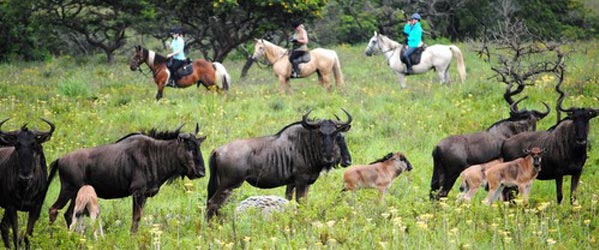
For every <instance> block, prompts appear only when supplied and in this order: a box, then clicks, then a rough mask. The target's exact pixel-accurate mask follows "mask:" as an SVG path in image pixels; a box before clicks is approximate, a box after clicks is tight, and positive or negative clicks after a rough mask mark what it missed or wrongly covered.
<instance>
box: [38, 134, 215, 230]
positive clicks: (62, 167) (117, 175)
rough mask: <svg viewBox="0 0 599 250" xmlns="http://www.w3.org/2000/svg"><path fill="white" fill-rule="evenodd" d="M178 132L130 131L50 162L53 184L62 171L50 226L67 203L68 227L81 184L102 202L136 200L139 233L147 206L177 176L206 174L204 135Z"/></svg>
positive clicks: (134, 216)
mask: <svg viewBox="0 0 599 250" xmlns="http://www.w3.org/2000/svg"><path fill="white" fill-rule="evenodd" d="M180 129H181V127H179V128H177V129H176V130H175V131H162V132H161V131H157V130H156V129H151V130H150V131H149V132H143V133H131V134H129V135H127V136H125V137H123V138H121V139H119V140H118V141H116V142H115V143H112V144H106V145H101V146H97V147H94V148H86V149H79V150H75V151H73V152H71V153H69V154H67V155H64V156H62V157H61V158H59V159H57V160H56V161H54V162H52V164H51V171H50V177H49V179H50V181H51V180H52V178H53V177H54V175H55V174H56V172H57V171H58V173H59V176H60V183H61V188H60V194H59V196H58V199H57V200H56V202H54V204H53V205H52V207H50V209H49V212H48V214H49V216H50V223H53V222H54V221H55V220H56V216H57V215H58V210H59V209H61V208H63V207H64V206H65V205H66V204H67V202H68V201H69V200H71V203H70V205H69V208H68V209H67V212H66V213H65V214H64V217H65V219H66V222H67V226H68V225H70V224H71V216H72V215H73V208H74V206H75V202H74V200H75V197H76V193H77V191H78V190H79V188H80V187H81V186H83V185H91V186H93V187H94V189H95V190H96V193H97V194H98V197H100V198H103V199H115V198H123V197H127V196H130V195H132V196H133V222H132V225H131V232H132V233H135V232H137V227H138V223H139V219H140V218H141V213H142V210H143V206H144V204H145V202H146V199H147V198H148V197H152V196H154V195H156V193H158V191H159V189H160V186H162V184H164V183H165V182H167V181H169V182H170V181H173V180H174V179H176V178H177V177H181V178H183V177H184V176H187V177H188V178H189V179H196V178H200V177H203V176H204V175H205V170H204V158H202V152H201V150H200V144H201V143H202V142H203V141H204V140H205V139H206V136H202V137H196V135H197V134H198V132H199V126H198V125H197V124H196V130H195V133H182V132H180Z"/></svg>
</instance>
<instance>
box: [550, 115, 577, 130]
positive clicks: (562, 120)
mask: <svg viewBox="0 0 599 250" xmlns="http://www.w3.org/2000/svg"><path fill="white" fill-rule="evenodd" d="M567 120H570V121H571V120H572V118H570V117H565V118H564V119H561V120H560V121H559V122H558V123H556V124H555V125H553V126H551V127H550V128H548V129H547V131H553V130H554V129H555V128H557V127H558V126H559V125H560V124H562V122H564V121H567Z"/></svg>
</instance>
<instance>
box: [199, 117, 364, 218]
mask: <svg viewBox="0 0 599 250" xmlns="http://www.w3.org/2000/svg"><path fill="white" fill-rule="evenodd" d="M343 111H344V112H345V114H346V115H347V117H348V120H347V121H346V122H341V121H339V119H337V120H328V119H326V120H316V121H313V120H308V115H309V114H310V112H308V113H306V114H305V115H304V116H303V117H302V120H301V121H299V122H294V123H291V124H289V125H287V126H286V127H284V128H283V129H282V130H281V131H279V132H278V133H277V134H275V135H270V136H264V137H258V138H251V139H244V140H236V141H233V142H231V143H229V144H226V145H223V146H220V147H219V148H217V149H215V150H214V151H212V154H211V155H210V180H209V182H208V201H207V204H206V207H207V209H206V210H207V214H206V219H207V220H210V218H212V217H213V216H214V215H217V213H218V209H219V208H220V207H221V206H222V205H223V204H224V202H225V201H226V200H227V198H228V197H229V196H230V195H231V192H232V191H233V189H235V188H238V187H239V186H241V184H243V182H244V181H247V182H248V183H250V184H251V185H252V186H255V187H259V188H274V187H279V186H282V185H288V187H287V190H289V189H290V187H291V188H292V187H295V188H296V191H295V198H296V200H298V201H299V200H300V199H301V198H303V197H305V196H306V194H307V193H308V188H309V187H310V185H311V184H313V183H314V182H315V181H316V179H317V178H318V176H319V175H320V172H321V171H322V170H323V169H330V168H331V167H333V165H334V164H336V163H337V162H338V161H339V160H338V157H340V156H339V153H340V152H339V151H340V149H339V142H338V141H337V140H339V139H343V137H339V136H338V135H339V134H341V133H343V132H346V131H348V130H349V129H350V127H351V125H350V123H351V121H352V117H351V115H350V114H349V113H348V112H347V111H346V110H343ZM347 153H349V151H348V152H347ZM290 184H291V186H289V185H290ZM288 198H289V197H288Z"/></svg>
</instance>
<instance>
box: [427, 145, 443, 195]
mask: <svg viewBox="0 0 599 250" xmlns="http://www.w3.org/2000/svg"><path fill="white" fill-rule="evenodd" d="M442 160H443V159H442V155H441V152H439V147H437V146H435V149H433V162H434V165H433V176H432V178H431V191H430V194H429V198H430V199H431V200H436V199H438V195H437V194H436V193H437V192H439V191H440V189H441V175H442V171H443V170H442V168H443V163H442V162H441V161H442Z"/></svg>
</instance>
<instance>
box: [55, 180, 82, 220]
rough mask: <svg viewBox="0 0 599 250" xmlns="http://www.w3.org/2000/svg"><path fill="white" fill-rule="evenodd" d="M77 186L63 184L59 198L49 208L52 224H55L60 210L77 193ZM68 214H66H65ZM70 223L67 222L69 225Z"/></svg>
mask: <svg viewBox="0 0 599 250" xmlns="http://www.w3.org/2000/svg"><path fill="white" fill-rule="evenodd" d="M76 190H78V189H75V188H71V187H70V185H68V184H63V185H62V187H61V189H60V194H59V195H58V199H56V201H55V202H54V204H52V206H51V207H50V208H49V209H48V215H49V217H50V224H53V223H54V221H56V217H57V216H58V210H60V209H62V208H63V207H64V206H65V205H66V204H67V202H69V200H70V199H73V197H74V196H75V195H76V193H75V192H76ZM65 215H66V214H65ZM69 225H70V224H67V226H69Z"/></svg>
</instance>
